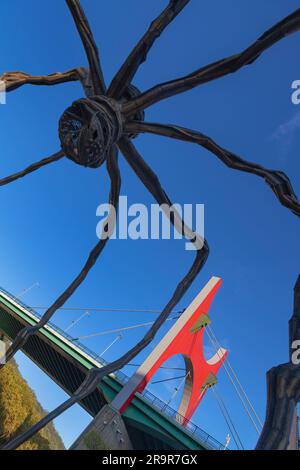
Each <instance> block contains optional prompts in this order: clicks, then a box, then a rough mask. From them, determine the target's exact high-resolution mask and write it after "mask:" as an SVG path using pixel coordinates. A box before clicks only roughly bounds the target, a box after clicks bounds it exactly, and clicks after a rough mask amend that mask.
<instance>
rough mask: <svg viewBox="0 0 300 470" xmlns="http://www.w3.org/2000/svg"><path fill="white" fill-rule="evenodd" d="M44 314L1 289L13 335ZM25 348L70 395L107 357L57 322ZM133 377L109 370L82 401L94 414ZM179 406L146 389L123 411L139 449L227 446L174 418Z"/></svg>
mask: <svg viewBox="0 0 300 470" xmlns="http://www.w3.org/2000/svg"><path fill="white" fill-rule="evenodd" d="M38 321H39V315H38V314H37V312H35V311H34V310H33V309H31V308H30V307H28V306H26V305H25V304H23V303H22V302H21V301H20V300H19V299H17V298H15V297H14V296H12V295H11V294H10V293H8V292H6V291H5V290H4V289H2V288H0V331H2V333H3V334H4V335H5V336H7V337H8V338H10V339H13V338H14V337H15V336H16V335H17V333H18V332H19V331H20V329H21V328H23V327H24V326H28V325H34V324H36V323H37V322H38ZM23 352H24V353H25V354H26V355H27V356H28V357H29V358H30V359H31V360H32V361H33V362H35V363H36V364H37V365H38V367H39V368H41V369H42V370H43V371H44V372H45V373H46V374H47V375H48V376H49V377H50V378H51V379H52V380H54V381H55V382H56V383H57V384H58V385H59V386H60V387H61V388H63V389H64V390H65V391H66V393H68V394H69V395H71V394H72V393H73V392H74V391H75V390H76V389H77V388H78V387H79V385H80V384H81V383H82V381H83V380H84V378H85V377H86V375H87V373H88V370H89V369H91V368H92V367H103V365H105V364H106V362H105V361H104V360H103V359H102V358H101V357H99V356H97V355H96V354H95V353H93V352H92V351H90V350H89V349H87V348H86V347H85V346H83V345H82V344H79V343H78V342H76V345H75V344H74V342H73V339H72V337H70V336H69V335H68V334H66V333H65V332H63V331H62V330H61V329H59V328H58V327H57V326H55V325H54V324H52V323H50V322H49V323H48V325H47V326H45V327H44V328H42V329H41V330H40V331H39V332H38V333H37V334H36V335H34V336H32V337H31V338H30V339H29V340H28V342H27V343H26V345H25V346H24V349H23ZM127 380H128V377H127V376H126V375H125V374H123V373H122V372H121V371H117V372H116V373H113V374H109V375H108V376H106V377H104V379H103V380H102V381H101V383H100V384H99V387H98V389H97V390H96V391H95V392H94V393H92V394H91V395H90V396H88V397H87V398H85V399H84V400H82V402H81V403H80V405H81V406H82V407H83V408H85V410H86V411H87V412H88V413H90V414H91V415H92V416H95V415H96V414H97V413H98V412H99V410H100V409H101V408H102V406H103V405H104V404H105V403H109V402H111V401H112V400H113V398H114V397H115V395H116V394H117V393H118V392H119V391H120V390H121V388H122V386H123V385H124V383H126V381H127ZM175 417H176V411H175V410H173V409H172V408H171V407H169V406H168V405H167V404H166V403H164V402H163V401H161V400H160V399H159V398H157V397H155V396H154V395H153V394H152V393H150V392H149V391H147V390H145V391H144V393H143V394H136V396H135V398H134V400H133V401H132V404H131V405H130V406H129V408H128V409H127V410H126V412H125V413H124V415H123V418H124V421H125V424H126V427H127V430H128V432H129V435H130V437H131V439H132V441H133V442H134V445H135V448H136V449H154V450H156V449H157V450H164V449H166V450H168V449H171V450H174V449H176V450H180V449H182V450H184V449H188V450H197V449H198V450H206V449H214V450H215V449H222V448H223V446H222V444H220V443H219V442H218V441H217V440H216V439H214V438H213V437H211V436H210V435H209V434H207V433H206V432H205V431H203V430H202V429H200V428H199V427H198V426H196V425H195V424H193V423H191V422H189V423H188V424H187V426H186V427H185V428H183V427H182V426H180V425H179V424H178V422H177V421H176V420H175Z"/></svg>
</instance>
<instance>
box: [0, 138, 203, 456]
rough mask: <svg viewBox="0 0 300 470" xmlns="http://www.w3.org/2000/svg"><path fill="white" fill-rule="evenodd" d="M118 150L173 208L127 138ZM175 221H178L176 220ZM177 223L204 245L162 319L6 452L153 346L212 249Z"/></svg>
mask: <svg viewBox="0 0 300 470" xmlns="http://www.w3.org/2000/svg"><path fill="white" fill-rule="evenodd" d="M119 148H120V150H121V151H122V153H123V154H124V156H125V158H126V160H127V161H128V163H129V164H130V165H131V167H132V168H133V170H134V172H135V173H136V174H137V175H138V177H139V178H140V179H141V181H142V182H143V184H145V186H146V187H147V189H148V190H149V191H150V192H151V194H153V196H154V198H155V199H156V200H157V202H158V203H159V204H167V205H171V201H170V199H169V198H168V196H167V195H166V193H165V191H164V190H163V188H162V187H161V185H160V183H159V180H158V178H157V176H156V175H155V173H154V172H153V171H152V170H151V168H150V167H149V166H148V165H147V164H146V162H145V161H144V160H143V159H142V157H141V156H140V155H139V153H138V152H137V150H136V149H135V147H134V146H133V145H132V143H131V142H130V141H129V140H128V139H127V138H125V137H124V138H122V139H121V140H120V141H119ZM174 219H175V220H174ZM174 219H172V218H171V219H170V220H171V222H172V223H174V225H175V227H176V228H177V227H178V229H179V230H180V231H182V232H184V234H185V236H187V238H189V239H190V238H191V237H192V238H194V239H195V238H196V240H195V245H196V246H197V241H200V242H201V246H202V249H197V250H195V253H196V256H195V261H194V262H193V265H192V267H191V268H190V270H189V271H188V273H187V274H186V275H185V276H184V278H183V279H182V280H181V281H180V282H179V284H178V285H177V287H176V289H175V291H174V293H173V296H172V297H171V299H170V300H169V302H168V303H167V305H166V306H165V308H164V309H163V310H162V312H161V314H160V315H159V317H158V318H157V319H156V321H155V323H154V324H153V325H152V327H151V328H150V329H149V331H148V332H147V333H146V335H145V336H144V337H143V338H142V339H141V340H140V341H139V342H138V343H137V344H136V345H135V346H134V347H133V348H132V349H130V350H129V351H127V352H126V353H125V354H124V355H123V356H122V357H120V358H119V359H117V360H115V361H113V362H111V363H110V364H107V365H105V366H103V367H101V369H99V368H93V369H90V371H89V372H88V375H87V376H86V378H85V380H84V381H83V382H82V384H81V385H80V387H79V388H78V389H77V390H76V392H75V393H74V395H73V396H72V397H71V398H69V399H68V400H66V401H65V402H63V403H62V404H60V405H59V406H58V407H57V408H56V409H54V410H53V411H52V412H50V413H49V414H48V415H46V416H45V417H44V418H42V419H41V420H40V421H39V422H38V423H36V424H35V425H34V426H32V428H31V429H29V430H28V431H27V432H26V433H24V434H23V435H21V436H19V437H16V438H15V439H12V440H11V441H10V442H9V443H8V444H6V445H5V446H4V447H3V449H5V450H8V449H16V448H17V447H19V446H20V445H21V444H23V442H25V441H26V440H28V439H30V438H31V437H32V436H33V435H34V434H35V433H37V432H38V431H40V430H41V429H42V428H43V427H45V426H46V425H47V424H48V423H50V422H51V421H52V420H53V419H55V418H57V417H58V416H60V415H61V414H62V413H63V412H64V411H66V410H67V409H69V408H71V406H73V405H74V404H75V403H78V402H79V401H81V400H83V399H84V398H85V397H87V396H88V395H90V394H91V393H92V392H93V391H94V390H95V389H96V387H97V386H98V385H99V383H100V381H101V380H102V378H103V377H104V376H106V375H108V374H111V373H112V372H114V371H116V370H119V369H121V368H122V367H124V366H125V365H126V364H127V363H128V362H129V361H131V360H132V359H133V358H134V357H135V356H136V355H137V354H138V353H139V352H141V351H142V350H143V349H144V348H145V347H146V346H148V344H149V343H151V341H152V339H153V338H154V337H155V335H156V333H157V331H158V330H159V328H160V327H161V325H162V324H163V323H164V322H165V320H166V319H167V318H168V315H169V314H170V312H171V311H172V310H173V309H174V307H175V306H176V304H177V303H178V302H179V301H180V299H181V298H182V297H183V295H184V294H185V293H186V291H187V290H188V288H189V287H190V285H191V284H192V283H193V281H194V279H195V278H196V276H197V275H198V273H199V271H200V270H201V269H202V267H203V265H204V264H205V262H206V260H207V257H208V254H209V248H208V245H207V242H206V241H203V240H202V239H201V237H199V236H198V235H196V234H195V233H193V232H192V231H191V230H190V229H189V228H188V227H187V226H186V224H185V223H184V222H183V221H182V220H179V219H180V217H179V215H176V214H175V216H174Z"/></svg>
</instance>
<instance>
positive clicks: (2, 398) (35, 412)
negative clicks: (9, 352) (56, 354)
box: [0, 361, 64, 450]
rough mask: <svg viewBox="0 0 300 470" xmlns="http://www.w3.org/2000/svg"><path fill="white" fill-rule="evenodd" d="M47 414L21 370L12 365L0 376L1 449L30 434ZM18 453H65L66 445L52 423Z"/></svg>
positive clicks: (8, 365)
mask: <svg viewBox="0 0 300 470" xmlns="http://www.w3.org/2000/svg"><path fill="white" fill-rule="evenodd" d="M45 414H46V412H45V411H44V410H43V408H42V407H41V405H40V404H39V402H38V401H37V398H36V396H35V394H34V392H33V391H32V390H31V388H30V387H29V385H28V384H27V382H26V380H24V379H23V377H22V376H21V374H20V372H19V370H18V366H17V365H16V363H15V362H14V361H10V363H8V364H6V366H5V367H4V368H3V369H2V370H1V372H0V445H3V444H5V443H6V442H8V441H9V440H10V439H12V437H15V436H17V435H19V434H22V433H23V432H25V431H27V429H29V428H30V427H31V426H32V425H33V424H34V423H36V422H37V421H39V420H40V419H41V418H42V417H43V416H44V415H45ZM19 449H20V450H50V449H57V450H62V449H64V445H63V442H62V440H61V438H60V436H59V435H58V434H57V432H56V430H55V428H54V426H53V424H52V423H50V424H48V425H47V426H46V427H45V428H44V429H42V430H41V431H40V432H39V433H37V434H36V435H35V436H33V437H32V438H31V439H30V440H29V441H27V442H25V443H24V444H22V446H20V447H19Z"/></svg>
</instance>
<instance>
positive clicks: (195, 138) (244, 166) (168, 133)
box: [125, 121, 300, 216]
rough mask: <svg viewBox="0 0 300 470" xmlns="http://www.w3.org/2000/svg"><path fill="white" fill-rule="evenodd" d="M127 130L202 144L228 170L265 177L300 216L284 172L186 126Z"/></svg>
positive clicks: (142, 126)
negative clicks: (242, 155)
mask: <svg viewBox="0 0 300 470" xmlns="http://www.w3.org/2000/svg"><path fill="white" fill-rule="evenodd" d="M125 130H126V131H127V132H129V133H131V132H134V133H136V132H138V133H141V132H149V133H151V134H157V135H161V136H165V137H171V138H173V139H178V140H183V141H186V142H192V143H194V144H198V145H201V146H202V147H204V148H205V149H207V150H209V151H210V152H212V153H213V154H215V155H216V156H217V157H218V158H219V160H221V161H222V162H223V163H225V165H226V166H228V167H229V168H232V169H234V170H239V171H244V172H247V173H252V174H254V175H257V176H260V177H261V178H263V179H264V180H265V182H266V183H267V184H268V185H269V186H270V188H271V189H272V191H273V192H274V193H275V195H276V197H277V198H278V200H279V201H280V202H281V204H282V205H283V206H285V207H287V208H288V209H290V210H291V211H292V212H293V213H294V214H296V215H297V216H300V203H299V200H298V198H297V196H296V194H295V192H294V190H293V187H292V185H291V182H290V180H289V178H288V176H287V175H286V174H285V173H283V172H282V171H277V170H269V169H267V168H264V167H263V166H261V165H259V164H257V163H252V162H249V161H247V160H243V159H242V158H241V157H239V156H237V155H235V154H234V153H232V152H230V151H229V150H227V149H224V148H223V147H221V146H220V145H218V144H217V143H216V142H215V141H214V140H213V139H211V138H210V137H208V136H206V135H204V134H201V133H200V132H197V131H193V130H190V129H185V128H184V127H179V126H172V125H163V124H157V123H149V122H138V121H132V122H129V123H128V124H126V128H125Z"/></svg>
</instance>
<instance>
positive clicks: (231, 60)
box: [123, 9, 300, 115]
mask: <svg viewBox="0 0 300 470" xmlns="http://www.w3.org/2000/svg"><path fill="white" fill-rule="evenodd" d="M299 29H300V9H298V10H296V11H294V12H293V13H292V14H290V15H289V16H287V17H286V18H284V19H283V20H282V21H280V22H279V23H277V24H276V25H275V26H273V27H272V28H270V29H269V30H268V31H266V32H265V33H264V34H263V35H262V36H260V37H259V38H258V39H257V41H255V42H254V43H253V44H251V45H250V46H249V47H247V48H246V49H245V50H243V51H242V52H240V53H239V54H235V55H232V56H230V57H227V58H225V59H222V60H218V61H217V62H213V63H211V64H209V65H206V66H205V67H202V68H200V69H198V70H196V71H195V72H193V73H191V74H189V75H186V76H185V77H181V78H178V79H176V80H172V81H169V82H165V83H161V84H159V85H156V86H154V87H153V88H151V89H149V90H148V91H145V92H144V93H142V94H141V95H139V96H138V97H136V98H134V99H132V100H131V101H129V102H127V103H125V104H124V105H123V112H124V113H125V114H126V115H131V114H135V113H136V112H137V111H139V110H141V109H145V108H147V107H149V106H151V105H152V104H154V103H157V102H158V101H161V100H163V99H166V98H169V97H170V96H174V95H176V94H178V93H182V92H184V91H187V90H190V89H192V88H194V87H196V86H199V85H201V84H203V83H207V82H209V81H212V80H216V79H217V78H220V77H223V76H225V75H227V74H229V73H234V72H237V71H238V70H240V69H241V68H242V67H244V66H245V65H249V64H252V63H253V62H255V61H256V60H257V59H258V58H259V57H260V55H261V54H262V53H263V52H264V51H266V50H267V49H269V48H270V47H271V46H273V45H274V44H276V43H277V42H278V41H280V40H281V39H283V38H284V37H285V36H288V35H289V34H292V33H294V32H296V31H299Z"/></svg>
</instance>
